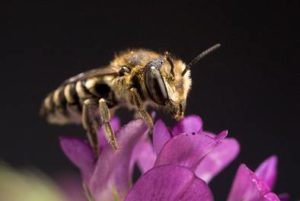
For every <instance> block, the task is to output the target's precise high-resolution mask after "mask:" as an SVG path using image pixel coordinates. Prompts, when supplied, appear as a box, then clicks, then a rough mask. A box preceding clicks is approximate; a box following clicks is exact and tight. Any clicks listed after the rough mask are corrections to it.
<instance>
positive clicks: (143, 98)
mask: <svg viewBox="0 0 300 201" xmlns="http://www.w3.org/2000/svg"><path fill="white" fill-rule="evenodd" d="M219 46H220V44H216V45H214V46H212V47H210V48H209V49H207V50H205V51H203V52H202V53H201V54H199V55H198V56H197V57H195V58H194V59H193V60H192V61H191V62H190V63H189V64H188V65H186V64H185V63H184V62H183V61H182V60H180V59H178V58H175V57H174V56H171V55H170V54H169V53H168V52H165V53H163V54H160V53H157V52H154V51H150V50H145V49H134V50H128V51H124V52H121V53H119V54H117V55H116V56H115V58H114V59H113V60H112V62H111V63H110V64H109V65H108V66H107V67H105V68H96V69H92V70H90V71H87V72H84V73H80V74H79V75H76V76H74V77H71V78H69V79H68V80H66V81H64V82H63V83H62V84H61V85H60V86H59V87H58V88H57V89H56V90H54V91H52V92H51V93H49V94H48V96H47V97H46V98H45V99H44V101H43V103H42V107H41V114H42V115H43V116H44V117H46V119H47V121H48V122H50V123H55V124H67V123H82V125H83V127H84V129H85V130H86V131H87V136H88V140H89V142H90V144H91V146H92V148H93V150H94V151H95V154H96V155H97V154H98V152H99V150H98V141H97V129H98V127H99V125H100V124H102V125H103V126H104V131H105V135H106V136H105V137H106V139H107V140H108V142H109V143H110V144H111V146H112V147H113V148H114V149H117V148H118V144H117V141H116V137H115V134H114V132H113V130H112V127H111V125H110V123H109V120H110V117H111V113H113V112H114V111H115V110H116V109H117V108H119V107H122V106H125V107H127V108H128V109H133V110H134V111H136V112H137V113H138V114H139V115H140V117H141V118H142V119H143V120H144V121H145V123H146V124H147V125H148V127H150V128H152V126H153V121H152V118H151V116H150V115H149V113H148V112H147V107H148V106H151V107H154V108H155V107H158V108H162V109H165V110H166V111H167V112H168V113H170V115H171V116H172V117H173V118H175V119H176V120H179V119H180V118H182V117H183V116H184V111H185V107H186V99H187V96H188V93H189V91H190V89H191V84H192V80H191V78H190V74H191V72H190V68H191V66H192V65H193V64H195V63H196V62H198V61H199V60H200V59H201V58H203V57H204V56H205V55H207V54H208V53H210V52H212V51H213V50H215V49H217V48H218V47H219Z"/></svg>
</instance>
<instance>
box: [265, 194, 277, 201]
mask: <svg viewBox="0 0 300 201" xmlns="http://www.w3.org/2000/svg"><path fill="white" fill-rule="evenodd" d="M263 201H280V199H279V197H278V196H277V195H276V194H275V193H272V192H270V193H267V194H266V195H264V198H263Z"/></svg>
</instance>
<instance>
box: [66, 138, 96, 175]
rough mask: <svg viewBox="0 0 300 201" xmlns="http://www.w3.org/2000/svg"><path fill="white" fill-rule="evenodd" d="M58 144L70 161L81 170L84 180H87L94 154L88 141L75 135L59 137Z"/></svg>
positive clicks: (91, 169) (92, 166) (92, 164)
mask: <svg viewBox="0 0 300 201" xmlns="http://www.w3.org/2000/svg"><path fill="white" fill-rule="evenodd" d="M60 146H61V148H62V150H63V152H64V153H65V155H66V156H67V157H68V158H69V160H70V161H72V163H74V164H75V165H76V166H77V167H78V168H79V169H80V171H81V174H82V176H83V178H84V180H85V181H87V180H88V179H89V178H90V176H91V174H92V171H93V169H94V155H93V152H92V149H91V147H90V146H89V145H88V143H86V142H84V141H83V140H81V139H79V138H75V137H61V138H60Z"/></svg>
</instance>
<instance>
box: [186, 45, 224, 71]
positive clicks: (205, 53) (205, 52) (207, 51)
mask: <svg viewBox="0 0 300 201" xmlns="http://www.w3.org/2000/svg"><path fill="white" fill-rule="evenodd" d="M220 46H221V44H220V43H217V44H215V45H213V46H211V47H210V48H208V49H206V50H204V51H203V52H201V53H200V54H199V55H198V56H196V57H195V58H194V59H193V60H192V61H191V62H190V63H189V64H188V65H187V66H186V67H185V69H184V70H183V71H182V73H181V75H182V76H184V74H185V73H186V72H187V71H188V70H189V69H190V68H191V67H192V66H193V65H194V64H196V63H197V62H198V61H200V60H201V59H202V58H204V57H205V56H207V55H208V54H210V53H212V52H213V51H215V50H216V49H218V48H219V47H220Z"/></svg>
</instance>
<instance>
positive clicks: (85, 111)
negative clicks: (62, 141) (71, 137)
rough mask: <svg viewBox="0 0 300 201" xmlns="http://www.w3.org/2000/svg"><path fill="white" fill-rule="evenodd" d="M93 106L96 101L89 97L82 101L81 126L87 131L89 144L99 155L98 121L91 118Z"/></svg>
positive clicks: (95, 105) (95, 104)
mask: <svg viewBox="0 0 300 201" xmlns="http://www.w3.org/2000/svg"><path fill="white" fill-rule="evenodd" d="M93 107H97V103H95V101H93V100H91V99H87V100H85V101H84V102H83V107H82V125H83V128H84V129H85V130H86V131H87V138H88V140H89V143H90V145H91V146H92V149H93V151H94V153H95V155H96V157H98V156H99V144H98V138H97V130H98V123H97V121H96V120H95V119H91V116H92V113H91V112H92V111H91V109H92V108H93Z"/></svg>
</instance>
